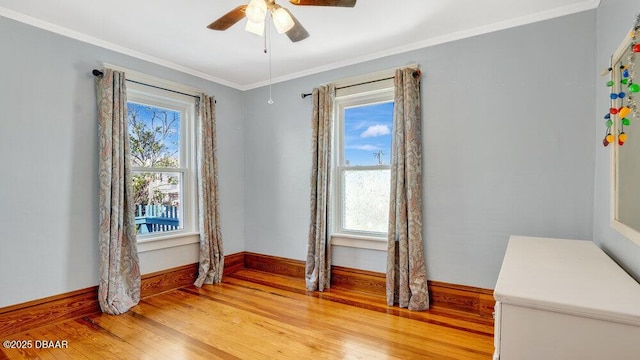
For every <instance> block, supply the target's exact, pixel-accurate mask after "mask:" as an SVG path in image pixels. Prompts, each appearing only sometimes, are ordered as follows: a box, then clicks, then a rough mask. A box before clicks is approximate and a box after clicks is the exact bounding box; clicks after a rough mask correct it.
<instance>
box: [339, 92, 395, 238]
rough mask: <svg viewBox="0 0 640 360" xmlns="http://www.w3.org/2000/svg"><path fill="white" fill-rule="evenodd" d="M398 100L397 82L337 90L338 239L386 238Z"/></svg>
mask: <svg viewBox="0 0 640 360" xmlns="http://www.w3.org/2000/svg"><path fill="white" fill-rule="evenodd" d="M393 106H394V103H393V83H392V82H391V84H389V82H386V83H385V82H382V83H381V84H379V83H378V84H375V87H373V86H358V87H355V88H354V89H349V90H348V92H346V91H345V92H342V93H341V92H338V93H337V94H336V102H335V108H336V117H335V119H336V121H335V128H334V131H335V135H334V138H335V140H336V141H334V144H335V150H336V151H334V154H335V158H334V160H335V161H334V164H335V166H334V173H333V175H332V176H333V181H334V184H335V191H334V202H333V204H334V206H333V211H334V216H333V226H332V229H333V233H332V243H333V244H336V245H345V246H356V245H353V241H351V243H350V244H348V243H347V242H349V239H351V240H353V239H357V240H359V241H360V242H362V241H366V240H374V241H386V237H387V227H388V224H389V189H390V174H391V169H390V168H391V139H392V133H393ZM345 241H346V242H345ZM356 247H362V246H356ZM364 247H367V246H364Z"/></svg>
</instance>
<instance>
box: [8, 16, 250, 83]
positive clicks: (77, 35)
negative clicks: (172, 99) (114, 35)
mask: <svg viewBox="0 0 640 360" xmlns="http://www.w3.org/2000/svg"><path fill="white" fill-rule="evenodd" d="M0 16H3V17H6V18H9V19H12V20H15V21H18V22H21V23H24V24H27V25H31V26H35V27H37V28H40V29H43V30H47V31H50V32H52V33H55V34H58V35H62V36H65V37H68V38H71V39H74V40H78V41H81V42H84V43H87V44H90V45H95V46H98V47H101V48H104V49H107V50H112V51H115V52H117V53H121V54H124V55H128V56H131V57H134V58H137V59H140V60H144V61H148V62H150V63H153V64H156V65H160V66H164V67H166V68H169V69H172V70H176V71H180V72H182V73H185V74H189V75H193V76H195V77H198V78H201V79H204V80H209V81H213V82H215V83H218V84H221V85H225V86H229V87H232V88H234V89H237V90H242V89H241V86H240V85H238V84H236V83H233V82H231V81H227V80H225V79H221V78H218V77H215V76H212V75H209V74H206V73H203V72H201V71H198V70H194V69H191V68H189V67H186V66H183V65H180V64H176V63H173V62H171V61H167V60H164V59H161V58H158V57H155V56H153V55H149V54H146V53H143V52H140V51H136V50H133V49H129V48H127V47H124V46H120V45H118V44H114V43H112V42H109V41H105V40H102V39H99V38H96V37H93V36H89V35H86V34H83V33H81V32H78V31H75V30H71V29H68V28H65V27H62V26H59V25H56V24H52V23H50V22H47V21H44V20H41V19H38V18H34V17H32V16H28V15H25V14H22V13H19V12H17V11H13V10H10V9H7V8H4V7H0Z"/></svg>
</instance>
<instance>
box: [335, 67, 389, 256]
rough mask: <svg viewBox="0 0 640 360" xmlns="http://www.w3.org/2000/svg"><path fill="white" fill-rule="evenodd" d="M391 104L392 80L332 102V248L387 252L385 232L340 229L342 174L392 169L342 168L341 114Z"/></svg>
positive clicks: (344, 92) (345, 92)
mask: <svg viewBox="0 0 640 360" xmlns="http://www.w3.org/2000/svg"><path fill="white" fill-rule="evenodd" d="M390 101H391V102H393V101H394V86H393V80H389V79H387V80H382V81H377V80H374V81H373V82H369V83H367V84H363V85H357V86H348V87H344V88H343V89H339V90H338V91H337V93H336V99H335V102H334V119H335V124H334V129H333V132H334V151H333V154H334V155H333V164H334V165H333V167H332V183H333V184H332V186H333V199H332V209H331V210H332V214H333V216H332V217H331V219H332V224H331V225H330V228H331V244H332V245H338V246H347V247H355V248H364V249H373V250H387V232H384V233H378V232H366V231H353V230H346V229H344V227H343V225H342V219H343V198H344V184H343V172H344V171H345V170H347V169H348V170H372V169H391V165H373V166H345V165H343V164H344V113H345V110H346V109H347V108H350V107H356V106H363V105H373V104H379V103H386V102H390Z"/></svg>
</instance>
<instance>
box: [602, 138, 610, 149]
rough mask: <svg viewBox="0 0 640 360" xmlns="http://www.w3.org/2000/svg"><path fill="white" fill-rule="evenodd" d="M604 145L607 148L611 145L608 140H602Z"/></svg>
mask: <svg viewBox="0 0 640 360" xmlns="http://www.w3.org/2000/svg"><path fill="white" fill-rule="evenodd" d="M602 145H604V146H605V147H607V146H608V145H609V142H608V141H607V138H604V139H602Z"/></svg>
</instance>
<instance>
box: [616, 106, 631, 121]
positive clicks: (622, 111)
mask: <svg viewBox="0 0 640 360" xmlns="http://www.w3.org/2000/svg"><path fill="white" fill-rule="evenodd" d="M630 112H631V109H629V108H628V107H626V106H625V107H623V108H622V109H620V112H619V113H618V116H619V117H620V118H624V117H627V115H629V113H630Z"/></svg>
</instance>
